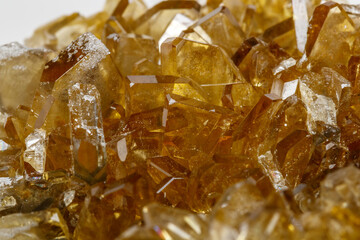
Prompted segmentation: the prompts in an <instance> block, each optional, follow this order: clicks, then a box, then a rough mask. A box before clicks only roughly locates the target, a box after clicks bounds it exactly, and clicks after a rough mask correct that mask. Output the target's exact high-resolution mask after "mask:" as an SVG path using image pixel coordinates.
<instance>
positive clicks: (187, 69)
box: [161, 38, 247, 106]
mask: <svg viewBox="0 0 360 240" xmlns="http://www.w3.org/2000/svg"><path fill="white" fill-rule="evenodd" d="M208 58H211V59H212V61H208V60H207V59H208ZM161 62H162V73H163V74H165V75H174V76H180V77H187V78H190V79H192V80H194V81H195V82H196V83H198V84H199V85H200V86H202V87H203V88H204V90H205V92H206V94H207V95H208V99H207V100H208V101H209V102H210V103H212V104H215V105H220V106H222V103H221V98H222V94H223V91H224V88H225V86H226V85H227V84H231V83H236V82H239V83H243V85H246V84H247V82H245V80H244V78H243V77H242V75H241V74H240V72H239V70H238V69H237V68H236V66H234V64H233V62H232V61H231V59H230V58H229V57H228V56H227V54H226V53H225V52H224V50H223V49H222V48H219V47H217V46H215V45H210V44H205V43H201V42H196V41H191V40H187V39H183V38H174V39H168V40H167V41H165V42H164V43H163V44H162V46H161ZM219 66H221V67H219ZM208 70H209V71H208Z"/></svg>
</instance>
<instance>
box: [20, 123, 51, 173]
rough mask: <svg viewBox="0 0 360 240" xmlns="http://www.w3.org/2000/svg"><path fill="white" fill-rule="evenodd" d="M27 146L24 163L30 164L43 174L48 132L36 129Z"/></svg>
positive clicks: (29, 137) (28, 138)
mask: <svg viewBox="0 0 360 240" xmlns="http://www.w3.org/2000/svg"><path fill="white" fill-rule="evenodd" d="M25 144H26V150H25V151H24V161H25V162H27V163H29V164H30V165H31V166H32V167H33V168H34V170H35V171H37V172H38V173H43V172H44V171H45V163H46V145H47V136H46V131H45V130H44V129H35V131H34V132H32V133H31V134H30V135H29V136H27V138H26V139H25Z"/></svg>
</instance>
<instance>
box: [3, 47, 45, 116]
mask: <svg viewBox="0 0 360 240" xmlns="http://www.w3.org/2000/svg"><path fill="white" fill-rule="evenodd" d="M49 54H50V51H47V50H44V49H31V48H26V47H24V46H22V45H20V44H19V43H9V44H6V45H3V46H1V47H0V79H1V82H0V89H1V91H0V103H1V109H4V110H6V111H8V112H9V113H12V114H14V115H15V116H17V117H20V118H21V119H22V121H26V117H27V115H26V114H25V116H24V117H22V115H20V114H21V113H19V112H18V111H19V110H18V111H17V108H18V107H19V105H22V106H26V107H30V106H31V101H32V99H33V97H34V94H35V91H36V88H37V87H38V86H39V84H40V77H41V73H42V71H43V69H44V65H45V62H46V60H47V56H48V55H49ZM20 86H21V87H20ZM20 111H21V110H20Z"/></svg>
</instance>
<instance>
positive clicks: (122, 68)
mask: <svg viewBox="0 0 360 240" xmlns="http://www.w3.org/2000/svg"><path fill="white" fill-rule="evenodd" d="M106 41H107V47H108V48H109V49H110V51H111V52H112V59H113V61H114V63H115V65H116V67H117V68H118V69H119V72H120V73H121V75H122V76H124V77H126V76H127V75H130V74H131V73H132V71H133V70H134V68H135V64H136V63H137V62H138V61H140V60H143V59H146V60H148V61H150V62H153V63H155V64H157V62H158V61H159V51H158V49H157V46H156V43H155V41H154V39H152V38H150V37H147V36H137V35H134V34H120V35H117V34H111V35H109V36H108V37H107V39H106Z"/></svg>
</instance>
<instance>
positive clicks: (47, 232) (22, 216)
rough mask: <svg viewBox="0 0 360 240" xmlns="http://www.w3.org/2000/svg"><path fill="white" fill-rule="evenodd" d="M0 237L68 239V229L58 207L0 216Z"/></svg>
mask: <svg viewBox="0 0 360 240" xmlns="http://www.w3.org/2000/svg"><path fill="white" fill-rule="evenodd" d="M0 230H1V231H0V237H1V239H4V240H6V239H9V240H10V239H19V240H20V239H69V238H70V235H69V231H68V228H67V226H66V223H65V221H64V219H63V218H62V216H61V214H60V212H59V210H58V209H48V210H44V211H39V212H34V213H16V214H11V215H7V216H3V217H1V218H0Z"/></svg>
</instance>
